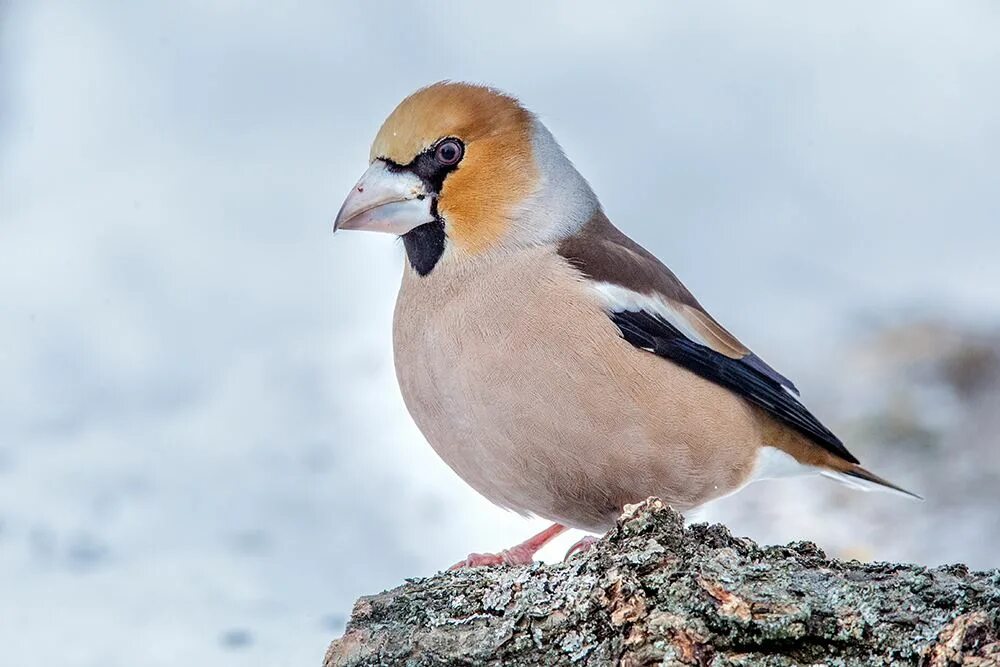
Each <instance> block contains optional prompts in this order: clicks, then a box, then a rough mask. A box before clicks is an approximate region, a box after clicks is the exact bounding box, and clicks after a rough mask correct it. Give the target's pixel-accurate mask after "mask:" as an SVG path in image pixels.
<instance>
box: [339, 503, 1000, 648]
mask: <svg viewBox="0 0 1000 667" xmlns="http://www.w3.org/2000/svg"><path fill="white" fill-rule="evenodd" d="M998 615H1000V571H998V570H992V571H988V572H970V571H969V570H968V569H967V568H966V567H965V566H962V565H951V566H947V567H938V568H927V567H920V566H917V565H900V564H894V563H859V562H856V561H849V562H841V561H836V560H831V559H829V558H827V557H826V556H825V555H824V554H823V552H822V551H821V550H820V549H819V548H817V547H816V546H815V545H813V544H811V543H807V542H798V543H793V544H789V545H787V546H779V547H760V546H758V545H757V544H755V543H753V542H752V541H750V540H748V539H743V538H737V537H733V536H732V535H731V534H730V533H729V531H728V530H727V529H726V528H725V527H723V526H720V525H704V524H699V525H693V526H690V527H687V528H685V527H684V524H683V520H682V519H681V517H680V516H679V515H677V514H676V513H675V512H673V511H672V510H670V509H669V508H667V507H665V506H664V505H663V504H662V503H661V502H660V501H658V500H656V499H650V500H648V501H646V502H644V503H641V504H639V505H636V506H632V507H629V508H627V509H626V513H625V514H624V515H623V517H622V519H621V520H620V521H619V523H618V525H617V526H616V527H615V528H614V529H613V530H612V531H611V532H610V533H609V534H608V535H607V536H606V537H605V538H604V539H602V540H601V541H600V542H599V543H598V544H597V545H596V546H595V547H594V548H593V549H591V550H590V551H589V552H587V553H585V554H582V555H578V556H575V557H574V558H572V559H571V560H570V561H569V562H566V563H560V564H555V565H539V564H536V565H533V566H530V567H503V568H477V569H466V570H461V571H457V572H446V573H442V574H439V575H437V576H434V577H430V578H427V579H418V580H413V581H410V582H408V583H406V584H404V585H403V586H400V587H399V588H396V589H394V590H391V591H388V592H385V593H381V594H379V595H373V596H370V597H363V598H361V599H360V600H359V601H358V602H357V604H356V605H355V607H354V611H353V614H352V617H351V620H350V623H349V624H348V627H347V631H346V633H345V634H344V636H343V637H341V638H340V639H337V640H335V641H334V642H333V643H332V644H331V645H330V648H329V650H328V651H327V654H326V660H325V662H324V665H325V666H327V667H333V666H335V665H385V664H407V665H442V664H456V665H556V664H577V665H608V664H623V665H650V664H657V665H713V666H717V667H722V666H736V665H741V666H749V665H765V666H779V665H782V666H783V665H841V666H853V665H858V666H862V665H863V666H865V667H868V666H871V665H921V666H926V667H945V666H950V665H967V666H975V667H983V666H985V665H1000V641H998V630H1000V618H998Z"/></svg>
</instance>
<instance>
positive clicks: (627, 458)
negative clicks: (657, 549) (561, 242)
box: [395, 280, 756, 530]
mask: <svg viewBox="0 0 1000 667" xmlns="http://www.w3.org/2000/svg"><path fill="white" fill-rule="evenodd" d="M405 287H406V286H405V284H404V290H403V291H402V292H401V295H400V300H401V303H400V304H398V305H397V314H396V315H397V316H396V326H395V355H396V370H397V376H398V379H399V383H400V388H401V390H402V394H403V398H404V400H405V402H406V405H407V407H408V409H409V411H410V413H411V415H412V416H413V418H414V420H415V421H416V423H417V425H418V426H419V428H420V429H421V431H422V432H423V433H424V435H425V437H426V438H427V440H428V441H429V442H430V444H431V446H432V447H434V449H435V450H436V451H437V453H438V454H439V455H440V456H441V458H442V459H444V461H445V462H446V463H447V464H448V465H449V466H451V467H452V468H453V469H454V470H455V471H456V472H457V473H458V474H459V475H460V476H461V477H462V478H463V479H464V480H465V481H466V482H467V483H469V484H470V485H471V486H472V487H473V488H475V489H476V490H477V491H479V492H480V493H482V494H483V495H484V496H486V497H487V498H489V499H490V500H491V501H493V502H495V503H497V504H499V505H501V506H504V507H507V508H510V509H512V510H515V511H518V512H522V513H532V514H537V515H539V516H543V517H546V518H549V519H551V520H554V521H558V522H560V523H565V524H568V525H571V526H575V527H579V528H584V529H589V530H603V529H606V528H607V527H608V526H610V525H611V523H612V522H613V521H614V518H615V517H616V516H617V515H618V514H619V513H620V512H621V508H622V506H623V505H624V504H626V503H632V502H637V501H640V500H642V499H644V498H646V497H647V496H650V495H659V496H661V497H662V498H664V499H665V500H666V501H668V502H670V503H671V504H673V505H674V506H676V507H678V508H680V509H686V508H689V507H693V506H696V505H699V504H701V503H703V502H705V501H707V500H710V499H711V498H714V497H718V496H720V495H724V494H725V493H728V492H730V491H732V490H734V489H735V488H737V487H738V486H740V485H741V484H742V483H743V482H744V481H745V479H746V477H748V476H749V474H750V468H751V467H752V463H753V462H752V461H750V460H743V459H744V458H745V457H741V456H739V455H738V452H743V451H748V448H745V447H732V441H731V438H733V437H736V438H752V437H756V435H755V432H754V430H755V425H754V423H753V420H752V417H751V415H750V412H749V410H748V409H747V408H746V406H745V405H744V404H743V403H742V401H740V400H739V399H736V398H735V397H733V396H732V395H730V394H728V392H725V391H724V390H721V389H719V388H718V387H716V386H715V385H711V384H709V383H706V382H705V381H703V380H701V379H700V378H697V377H695V376H693V375H691V374H690V373H688V372H687V371H684V370H683V369H680V368H678V367H676V366H674V365H673V364H670V363H668V362H665V361H664V360H662V359H659V358H657V357H655V356H654V355H652V354H649V353H647V352H644V351H642V350H638V349H635V348H633V347H632V346H631V345H629V344H628V343H626V342H625V341H623V340H622V339H621V337H620V336H619V334H618V332H617V329H616V328H615V326H614V324H613V323H611V321H610V320H609V319H608V318H607V316H606V315H605V314H604V313H603V312H602V311H601V310H600V309H599V307H597V306H596V304H594V303H593V302H591V301H590V300H589V299H588V298H587V295H585V294H583V293H581V292H580V290H579V288H578V284H577V283H576V282H575V281H571V280H567V281H565V284H564V283H561V282H560V281H559V280H554V281H550V282H547V283H545V284H544V289H539V288H535V289H532V288H531V286H529V287H527V288H525V287H524V286H522V287H521V289H520V291H519V292H517V293H516V294H517V298H513V297H512V296H509V295H511V294H512V293H511V292H508V291H506V290H505V289H502V287H503V286H501V285H496V284H491V285H490V286H489V289H488V291H486V292H485V293H487V294H489V295H491V297H492V298H490V299H488V300H483V299H481V298H468V299H459V300H457V301H454V300H453V301H448V302H446V303H442V304H441V307H439V308H437V309H434V310H433V311H432V312H426V311H424V312H420V313H419V314H418V313H413V312H408V311H409V307H410V306H411V305H412V304H407V303H405V299H407V298H408V297H411V296H412V295H409V294H406V291H405ZM421 287H426V285H422V286H421ZM478 293H479V294H482V293H483V292H482V290H480V291H479V292H478ZM421 296H425V295H421ZM484 301H485V302H484ZM527 313H530V316H528V315H527ZM720 401H721V405H720ZM720 410H721V412H720ZM720 414H721V415H722V417H721V418H720V417H719V415H720Z"/></svg>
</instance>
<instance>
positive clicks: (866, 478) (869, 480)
mask: <svg viewBox="0 0 1000 667" xmlns="http://www.w3.org/2000/svg"><path fill="white" fill-rule="evenodd" d="M838 467H839V466H838ZM822 475H823V476H824V477H829V478H830V479H835V480H837V481H838V482H840V483H841V484H846V485H848V486H850V487H853V488H855V489H860V490H862V491H888V492H889V493H895V494H897V495H900V496H905V497H907V498H912V499H914V500H923V496H920V495H917V494H916V493H913V492H912V491H907V490H906V489H904V488H903V487H901V486H897V485H896V484H893V483H892V482H890V481H889V480H887V479H884V478H882V477H879V476H878V475H876V474H875V473H873V472H871V471H869V470H866V469H864V468H862V467H861V466H859V465H857V464H856V463H851V464H848V465H845V466H844V467H843V468H842V469H840V470H829V469H827V470H824V471H823V472H822Z"/></svg>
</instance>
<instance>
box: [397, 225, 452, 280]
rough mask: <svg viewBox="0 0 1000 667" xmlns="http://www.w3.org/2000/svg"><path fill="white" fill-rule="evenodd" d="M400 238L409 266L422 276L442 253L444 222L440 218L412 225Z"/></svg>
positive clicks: (432, 266) (429, 270)
mask: <svg viewBox="0 0 1000 667" xmlns="http://www.w3.org/2000/svg"><path fill="white" fill-rule="evenodd" d="M401 238H402V239H403V247H405V248H406V257H407V259H409V260H410V266H412V267H413V268H414V270H415V271H416V272H417V273H419V274H420V275H422V276H426V275H427V274H428V273H430V272H431V269H433V268H434V266H435V265H436V264H437V263H438V260H439V259H441V255H442V254H444V239H445V234H444V222H442V221H441V220H435V221H434V222H428V223H426V224H423V225H420V226H419V227H414V228H413V229H411V230H410V231H408V232H406V233H405V234H403V236H402V237H401Z"/></svg>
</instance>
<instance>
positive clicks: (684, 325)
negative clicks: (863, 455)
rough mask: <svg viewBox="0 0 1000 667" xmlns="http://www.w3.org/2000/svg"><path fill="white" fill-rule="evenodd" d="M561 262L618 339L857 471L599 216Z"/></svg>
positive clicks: (788, 389)
mask: <svg viewBox="0 0 1000 667" xmlns="http://www.w3.org/2000/svg"><path fill="white" fill-rule="evenodd" d="M559 254H560V255H562V256H563V257H565V258H566V259H567V261H569V262H570V263H571V264H572V265H574V266H575V267H576V268H577V269H579V270H580V272H581V273H583V275H584V276H585V277H586V278H587V280H588V281H589V282H590V284H591V286H592V287H593V289H594V290H596V291H597V293H598V294H599V295H600V297H601V300H602V301H603V303H604V305H605V308H606V309H607V312H608V315H609V317H610V318H611V319H612V321H613V322H614V323H615V324H616V325H617V326H618V328H619V330H621V333H622V336H623V337H624V338H625V340H627V341H628V342H630V343H632V344H633V345H635V346H636V347H640V348H644V349H647V350H649V351H651V352H653V353H654V354H656V355H658V356H661V357H664V358H665V359H669V360H670V361H672V362H674V363H676V364H678V365H679V366H682V367H684V368H686V369H688V370H689V371H691V372H693V373H696V374H697V375H700V376H701V377H703V378H705V379H707V380H709V381H711V382H714V383H716V384H718V385H721V386H723V387H725V388H726V389H729V390H730V391H732V392H733V393H735V394H737V395H739V396H742V397H743V398H745V399H746V400H748V401H750V402H751V403H753V404H754V405H757V406H758V407H760V408H762V409H763V410H764V411H766V412H767V413H768V414H770V415H771V416H772V417H774V418H775V419H777V420H778V421H779V422H782V423H784V424H786V425H788V426H790V427H792V428H794V429H795V430H797V431H799V432H800V433H802V434H803V435H805V436H807V437H808V438H809V439H810V440H811V441H812V442H814V443H816V444H817V445H819V446H820V447H822V448H823V449H826V450H827V451H829V452H830V453H832V454H835V455H837V456H839V457H840V458H842V459H844V460H846V461H849V462H851V463H857V459H856V458H855V457H854V456H853V455H852V454H851V453H850V452H849V451H847V448H845V447H844V445H843V443H842V442H841V441H840V440H839V439H838V438H837V436H835V435H834V434H833V433H832V432H830V430H829V429H827V428H826V427H825V426H823V424H821V423H820V421H819V420H818V419H816V417H814V416H813V415H812V413H810V412H809V410H807V409H806V407H805V406H804V405H802V403H800V402H799V400H798V399H797V398H796V397H797V395H798V390H797V389H796V387H795V385H794V384H792V382H791V381H790V380H788V378H786V377H785V376H783V375H782V374H781V373H779V372H777V371H776V370H774V369H773V368H771V367H770V366H769V365H767V363H765V362H764V360H763V359H761V358H760V357H758V356H757V355H755V354H754V353H753V352H751V351H750V350H749V349H748V348H747V347H746V346H745V345H743V344H742V343H741V342H740V341H739V340H737V339H736V337H735V336H733V335H732V334H731V333H729V332H728V331H726V329H724V328H723V327H722V325H720V324H719V323H718V322H716V321H715V319H713V318H712V316H711V315H709V314H708V312H707V311H705V309H704V308H702V306H701V304H699V303H698V301H697V300H696V299H695V298H694V296H693V295H692V294H691V293H690V292H689V291H688V290H687V288H686V287H684V285H683V284H682V283H681V282H680V280H678V279H677V277H676V276H675V275H674V274H673V273H672V272H671V271H670V269H668V268H667V267H666V266H664V265H663V264H662V263H661V262H660V261H659V260H658V259H656V257H654V256H653V255H652V254H651V253H649V252H648V251H647V250H646V249H645V248H643V247H642V246H640V245H639V244H637V243H636V242H635V241H633V240H632V239H630V238H628V237H627V236H625V235H624V234H623V233H622V232H621V231H619V230H618V229H617V228H616V227H615V226H614V225H612V224H611V222H610V221H609V220H608V219H607V218H606V217H605V216H604V214H603V213H598V214H597V215H596V216H595V217H594V218H593V219H591V220H590V222H588V223H587V224H586V225H585V226H584V227H583V228H582V229H581V230H580V231H578V232H577V233H576V234H574V235H573V236H571V237H570V238H568V239H566V240H564V241H563V242H562V243H561V244H560V246H559Z"/></svg>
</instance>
